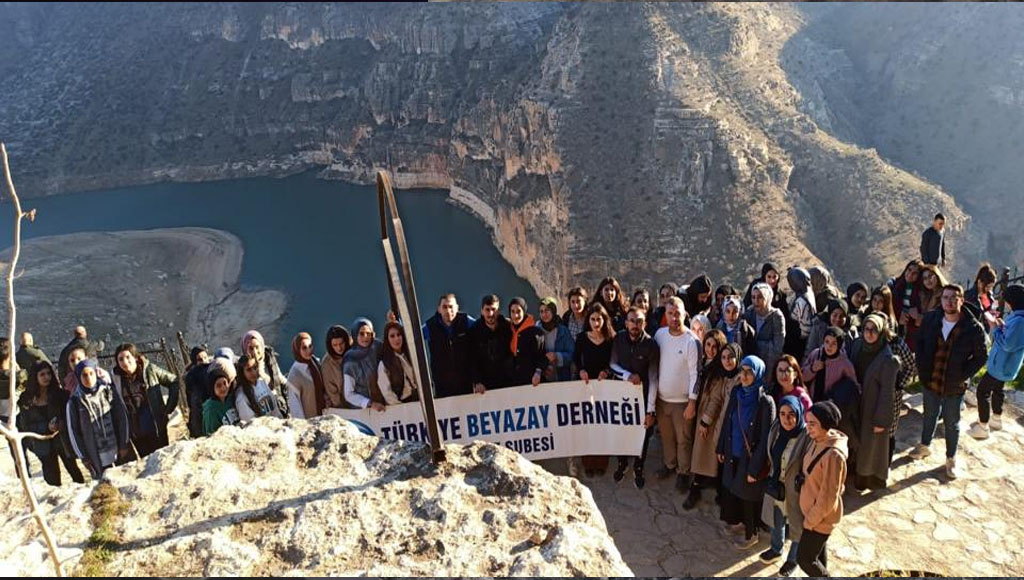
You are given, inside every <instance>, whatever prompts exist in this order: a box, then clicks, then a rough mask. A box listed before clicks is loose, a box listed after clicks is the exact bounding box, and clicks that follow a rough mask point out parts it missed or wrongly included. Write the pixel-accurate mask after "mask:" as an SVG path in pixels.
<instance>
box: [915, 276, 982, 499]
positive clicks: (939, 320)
mask: <svg viewBox="0 0 1024 580" xmlns="http://www.w3.org/2000/svg"><path fill="white" fill-rule="evenodd" d="M963 306H964V289H963V288H961V287H960V286H958V285H956V284H947V285H946V286H945V287H943V289H942V310H941V311H939V310H933V311H931V312H929V313H927V314H925V317H924V320H923V321H922V323H921V328H920V329H919V330H918V331H917V345H916V348H915V350H914V355H915V357H916V358H917V368H918V371H919V373H920V377H921V383H922V386H923V389H922V391H923V396H924V429H923V432H922V433H921V444H920V445H918V446H917V447H915V448H914V449H913V451H911V452H910V457H911V458H913V459H922V458H924V457H928V456H929V455H931V449H930V448H929V445H931V442H932V437H934V436H935V426H936V424H937V423H938V419H939V413H940V411H941V413H942V421H943V423H944V424H945V427H944V430H945V432H946V475H947V476H948V477H949V478H950V479H956V477H957V471H956V447H957V442H958V441H959V439H960V404H961V402H962V401H963V399H964V392H966V391H967V381H968V380H969V379H970V378H971V377H973V376H974V375H975V373H977V372H978V371H979V370H981V367H983V366H985V361H986V359H987V355H988V353H987V350H986V345H985V329H984V328H982V326H981V323H980V322H978V319H977V318H975V317H974V315H973V314H972V313H971V311H970V310H968V309H966V308H964V307H963Z"/></svg>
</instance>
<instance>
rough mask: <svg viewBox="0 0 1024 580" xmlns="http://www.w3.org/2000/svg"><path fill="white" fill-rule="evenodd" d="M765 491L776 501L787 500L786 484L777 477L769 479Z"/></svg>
mask: <svg viewBox="0 0 1024 580" xmlns="http://www.w3.org/2000/svg"><path fill="white" fill-rule="evenodd" d="M764 492H765V493H766V494H768V496H769V497H771V498H772V499H774V500H775V501H782V502H784V501H786V485H785V484H784V483H782V482H781V481H779V480H777V479H773V480H771V481H769V482H768V485H767V486H766V487H765V488H764Z"/></svg>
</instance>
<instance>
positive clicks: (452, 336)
mask: <svg viewBox="0 0 1024 580" xmlns="http://www.w3.org/2000/svg"><path fill="white" fill-rule="evenodd" d="M473 322H475V320H474V319H473V318H472V317H471V316H467V315H466V313H464V312H459V302H458V300H456V299H455V295H454V294H445V295H444V296H441V299H440V300H439V301H438V305H437V314H435V315H433V316H431V317H430V319H429V320H427V322H426V323H425V324H424V325H423V340H424V341H425V342H426V346H427V350H429V351H430V376H431V379H433V381H434V396H436V397H437V398H438V399H443V398H444V397H451V396H454V395H468V394H469V393H471V392H473V384H472V382H471V380H470V371H469V368H470V366H469V362H470V357H471V356H472V354H471V351H470V343H469V327H470V326H472V324H473Z"/></svg>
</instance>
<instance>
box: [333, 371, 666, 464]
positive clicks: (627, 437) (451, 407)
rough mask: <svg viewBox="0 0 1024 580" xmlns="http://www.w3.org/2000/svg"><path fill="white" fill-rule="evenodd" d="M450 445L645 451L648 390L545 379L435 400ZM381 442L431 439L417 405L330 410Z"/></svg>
mask: <svg viewBox="0 0 1024 580" xmlns="http://www.w3.org/2000/svg"><path fill="white" fill-rule="evenodd" d="M435 408H436V413H437V425H438V428H439V430H440V433H441V437H442V439H444V441H445V443H463V444H464V443H469V442H471V441H474V440H477V439H482V440H484V441H490V442H492V443H497V444H498V445H503V446H505V447H507V448H509V449H512V450H513V451H518V452H519V453H521V454H523V456H525V457H526V458H527V459H550V458H553V457H572V456H578V455H628V456H635V455H640V449H641V448H642V447H643V441H644V426H643V423H644V415H645V413H646V411H645V410H644V400H643V390H642V389H641V388H640V387H638V386H636V385H634V384H633V383H629V382H625V381H616V380H604V381H597V380H591V381H590V384H584V383H583V381H567V382H562V383H542V384H541V385H539V386H537V387H533V386H530V385H527V386H524V387H509V388H507V389H497V390H493V391H488V392H486V393H484V394H482V395H461V396H458V397H448V398H446V399H440V400H437V401H435ZM327 412H328V413H331V414H334V415H338V416H340V417H342V418H345V419H348V420H350V421H352V422H354V423H356V424H357V425H358V426H359V427H360V429H362V430H363V431H364V432H366V433H368V434H373V435H376V436H378V437H381V438H383V439H396V440H403V441H428V440H429V437H428V436H427V426H426V423H425V422H424V420H423V413H422V411H421V410H420V403H419V402H414V403H403V404H401V405H392V406H389V407H388V408H387V410H386V411H383V412H381V411H373V410H370V409H360V410H350V409H328V410H327Z"/></svg>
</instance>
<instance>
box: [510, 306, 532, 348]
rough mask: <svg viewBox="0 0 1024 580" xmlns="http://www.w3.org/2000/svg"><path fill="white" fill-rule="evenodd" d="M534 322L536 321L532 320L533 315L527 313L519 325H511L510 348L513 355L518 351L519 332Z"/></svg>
mask: <svg viewBox="0 0 1024 580" xmlns="http://www.w3.org/2000/svg"><path fill="white" fill-rule="evenodd" d="M510 322H511V321H510ZM535 324H536V322H535V321H534V320H533V315H531V314H527V315H526V318H523V321H522V322H520V323H519V326H516V325H514V324H513V325H512V343H511V348H512V354H513V355H515V354H517V353H518V352H519V333H520V332H522V331H524V330H526V329H527V328H530V327H531V326H534V325H535Z"/></svg>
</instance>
